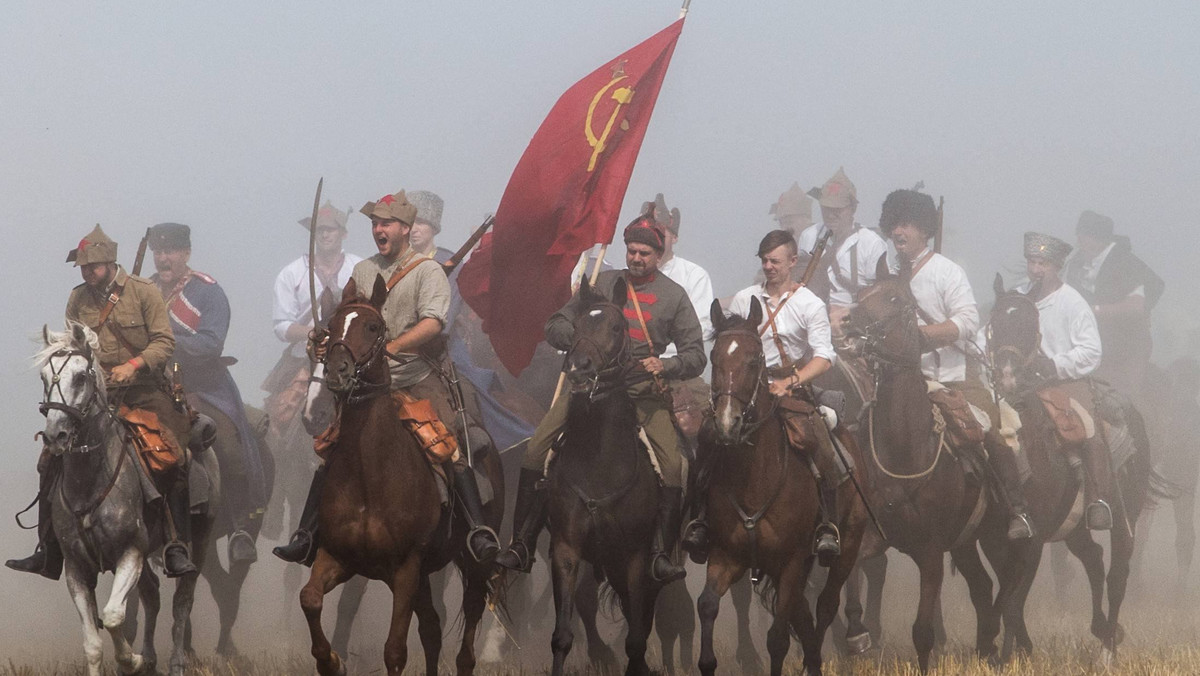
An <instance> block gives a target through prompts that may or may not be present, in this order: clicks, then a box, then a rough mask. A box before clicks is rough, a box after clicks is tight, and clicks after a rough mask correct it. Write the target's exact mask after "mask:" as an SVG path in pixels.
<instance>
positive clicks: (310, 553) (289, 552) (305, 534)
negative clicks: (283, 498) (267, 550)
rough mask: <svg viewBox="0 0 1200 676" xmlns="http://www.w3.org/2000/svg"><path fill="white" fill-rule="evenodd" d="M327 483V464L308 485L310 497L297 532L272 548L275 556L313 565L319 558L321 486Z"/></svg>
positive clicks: (301, 514)
mask: <svg viewBox="0 0 1200 676" xmlns="http://www.w3.org/2000/svg"><path fill="white" fill-rule="evenodd" d="M324 485H325V465H321V466H320V467H318V468H317V471H316V472H314V473H313V479H312V484H311V485H310V486H309V487H308V497H307V498H305V499H304V509H303V510H302V511H301V512H300V523H298V524H297V525H296V532H295V533H292V537H291V539H290V540H288V543H287V544H286V545H280V546H278V547H276V548H274V549H272V550H271V552H272V553H273V554H275V556H278V557H279V558H281V559H283V560H284V561H287V562H288V563H299V564H301V565H305V566H311V565H312V563H313V560H314V559H316V558H317V516H318V515H317V508H318V507H319V506H320V504H321V488H322V487H323V486H324Z"/></svg>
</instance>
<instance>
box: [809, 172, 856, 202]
mask: <svg viewBox="0 0 1200 676" xmlns="http://www.w3.org/2000/svg"><path fill="white" fill-rule="evenodd" d="M817 202H818V203H819V204H820V205H821V206H823V207H830V208H833V209H840V208H842V207H849V206H854V205H855V204H858V191H857V190H855V189H854V184H853V183H851V182H850V179H849V178H848V177H847V176H846V172H845V170H843V169H842V168H841V167H838V170H837V173H836V174H834V175H833V176H831V177H830V179H829V180H828V181H825V185H823V186H821V192H820V196H819V197H817Z"/></svg>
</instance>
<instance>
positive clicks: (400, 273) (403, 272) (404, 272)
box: [387, 256, 433, 291]
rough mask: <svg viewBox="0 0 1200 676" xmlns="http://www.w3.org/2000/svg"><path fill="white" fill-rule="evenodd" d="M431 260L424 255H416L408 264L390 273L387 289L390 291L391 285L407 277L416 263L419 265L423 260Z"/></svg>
mask: <svg viewBox="0 0 1200 676" xmlns="http://www.w3.org/2000/svg"><path fill="white" fill-rule="evenodd" d="M431 260H433V259H432V258H425V257H424V256H417V260H415V261H412V262H411V263H409V264H408V265H405V266H404V267H402V268H400V269H399V270H397V271H396V273H395V274H393V275H392V278H391V279H389V280H388V281H387V290H388V291H391V290H392V287H394V286H396V285H397V284H399V283H400V280H402V279H404V278H405V277H407V276H408V273H410V272H412V271H413V270H415V269H416V267H417V266H418V265H420V264H421V263H424V262H425V261H431Z"/></svg>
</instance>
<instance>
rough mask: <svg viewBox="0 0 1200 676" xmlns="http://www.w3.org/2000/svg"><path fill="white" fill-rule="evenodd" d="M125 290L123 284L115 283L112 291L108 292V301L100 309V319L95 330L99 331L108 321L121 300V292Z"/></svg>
mask: <svg viewBox="0 0 1200 676" xmlns="http://www.w3.org/2000/svg"><path fill="white" fill-rule="evenodd" d="M124 291H125V286H124V285H123V284H114V285H113V290H112V293H110V294H108V303H107V304H105V306H104V307H103V308H102V309H101V310H100V321H98V322H96V326H95V327H93V330H94V331H99V330H100V327H101V326H104V322H106V321H108V316H109V315H110V314H112V311H113V308H115V307H116V306H117V301H119V300H121V294H122V293H123V292H124Z"/></svg>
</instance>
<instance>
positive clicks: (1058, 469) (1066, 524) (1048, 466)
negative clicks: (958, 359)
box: [987, 275, 1173, 662]
mask: <svg viewBox="0 0 1200 676" xmlns="http://www.w3.org/2000/svg"><path fill="white" fill-rule="evenodd" d="M994 290H995V292H996V305H995V307H994V308H993V310H992V316H991V320H990V321H989V323H988V329H987V336H988V345H987V355H988V361H989V362H990V364H989V367H990V370H991V372H992V374H993V379H994V385H995V386H996V388H997V390H998V392H999V393H1000V394H1001V395H1002V396H1003V398H1004V401H1005V402H1006V403H1007V404H1009V405H1010V406H1011V407H1012V409H1013V410H1014V411H1017V412H1019V413H1020V425H1021V426H1020V429H1019V431H1018V436H1017V439H1018V441H1019V443H1020V448H1021V451H1022V452H1023V453H1024V454H1025V456H1026V457H1027V458H1028V461H1029V466H1030V469H1031V470H1032V476H1031V478H1030V480H1029V483H1028V484H1026V489H1025V493H1026V495H1027V497H1028V502H1029V507H1030V516H1031V517H1032V518H1033V521H1034V525H1035V529H1034V532H1035V534H1036V535H1035V541H1034V543H1033V545H1034V546H1033V547H1031V548H1029V550H1027V551H1026V552H1025V553H1024V554H1023V556H1024V557H1025V558H1026V560H1025V562H1024V563H1023V566H1025V570H1024V573H1023V576H1022V577H1023V579H1022V581H1021V583H1020V584H1019V586H1018V587H1017V589H1016V591H1015V594H1014V597H1013V599H1012V602H1011V604H1010V605H1009V607H1008V608H1007V609H1005V610H1004V626H1005V639H1004V652H1005V653H1006V654H1007V653H1008V652H1009V651H1010V650H1011V649H1012V644H1013V642H1014V641H1015V643H1016V647H1017V648H1018V649H1019V650H1022V651H1024V652H1026V653H1029V652H1032V650H1033V645H1032V641H1031V640H1030V638H1029V631H1028V629H1027V628H1026V626H1025V613H1024V610H1025V600H1026V598H1027V597H1028V595H1029V589H1030V586H1031V585H1032V584H1033V578H1034V576H1035V574H1036V573H1037V569H1038V563H1039V561H1040V560H1041V554H1042V547H1043V546H1044V545H1045V544H1046V543H1048V542H1057V541H1065V543H1066V545H1067V548H1068V549H1069V550H1070V551H1071V553H1072V554H1074V555H1075V556H1076V557H1078V558H1079V560H1080V562H1082V563H1083V567H1084V570H1085V571H1086V572H1087V577H1088V582H1089V584H1090V587H1091V593H1092V623H1091V631H1092V635H1093V636H1095V637H1096V638H1097V639H1099V640H1100V642H1101V644H1102V656H1103V660H1104V661H1105V662H1108V661H1110V660H1111V659H1112V658H1113V657H1114V656H1115V651H1116V647H1117V644H1118V643H1120V641H1121V639H1122V637H1123V634H1124V632H1123V630H1122V629H1121V625H1120V624H1119V623H1118V621H1117V620H1118V616H1119V614H1120V612H1121V604H1122V602H1123V600H1124V598H1125V587H1126V582H1127V580H1128V577H1129V562H1130V559H1131V557H1132V556H1133V550H1134V534H1135V528H1136V526H1137V521H1138V516H1139V515H1140V514H1141V512H1142V510H1144V509H1145V508H1146V507H1148V506H1150V505H1151V504H1153V500H1154V498H1155V497H1159V498H1166V499H1171V498H1172V497H1173V493H1172V491H1171V487H1170V486H1169V484H1168V483H1167V482H1165V481H1163V479H1162V478H1161V477H1159V476H1158V475H1157V474H1156V473H1155V472H1154V471H1153V469H1152V468H1151V460H1150V441H1149V438H1148V437H1147V435H1146V428H1145V425H1144V423H1143V421H1142V416H1141V415H1140V414H1139V413H1138V411H1137V410H1136V409H1135V408H1134V407H1133V406H1132V405H1126V406H1125V407H1124V410H1123V411H1122V412H1121V413H1122V414H1123V416H1124V418H1125V421H1126V424H1127V426H1128V430H1129V433H1130V436H1131V437H1132V440H1133V445H1134V449H1135V450H1134V452H1133V454H1132V456H1131V457H1130V458H1129V459H1128V461H1126V462H1124V463H1123V464H1122V465H1121V466H1120V467H1118V468H1116V487H1117V493H1118V494H1119V495H1118V496H1117V499H1114V500H1112V501H1111V502H1112V513H1113V529H1112V531H1111V533H1110V535H1109V537H1110V542H1111V558H1110V563H1109V567H1108V573H1107V580H1108V613H1107V615H1106V614H1105V612H1104V605H1103V604H1104V587H1105V569H1104V551H1103V549H1102V548H1101V546H1100V544H1099V543H1097V542H1096V541H1095V540H1093V539H1092V533H1091V531H1090V530H1088V529H1087V526H1086V524H1085V523H1084V521H1085V520H1084V519H1082V518H1081V516H1082V513H1083V486H1082V484H1081V482H1080V481H1079V480H1078V479H1077V478H1076V475H1075V472H1074V471H1073V470H1072V469H1071V467H1070V466H1069V464H1068V460H1067V456H1068V450H1067V449H1066V448H1064V446H1063V444H1062V441H1061V439H1060V438H1059V437H1058V434H1057V432H1056V427H1055V425H1054V422H1053V421H1052V420H1051V418H1050V415H1049V414H1048V413H1047V412H1046V409H1045V407H1044V405H1043V404H1042V402H1041V400H1040V399H1039V398H1038V389H1039V388H1040V387H1041V385H1042V384H1043V383H1042V382H1041V380H1040V378H1038V377H1036V376H1034V374H1033V369H1031V368H1030V365H1031V363H1032V362H1033V358H1034V357H1035V356H1037V355H1038V353H1039V352H1040V349H1041V346H1040V344H1039V343H1040V340H1041V333H1040V332H1039V328H1038V327H1039V318H1038V308H1037V304H1036V303H1034V301H1033V299H1031V298H1030V297H1029V296H1026V295H1025V294H1022V293H1019V292H1016V291H1005V289H1004V284H1003V280H1002V279H1001V278H1000V276H999V275H997V276H996V281H995V286H994ZM1097 422H1100V421H1099V419H1097ZM1097 433H1098V434H1099V433H1100V432H1099V431H1097ZM1126 524H1128V527H1126Z"/></svg>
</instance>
